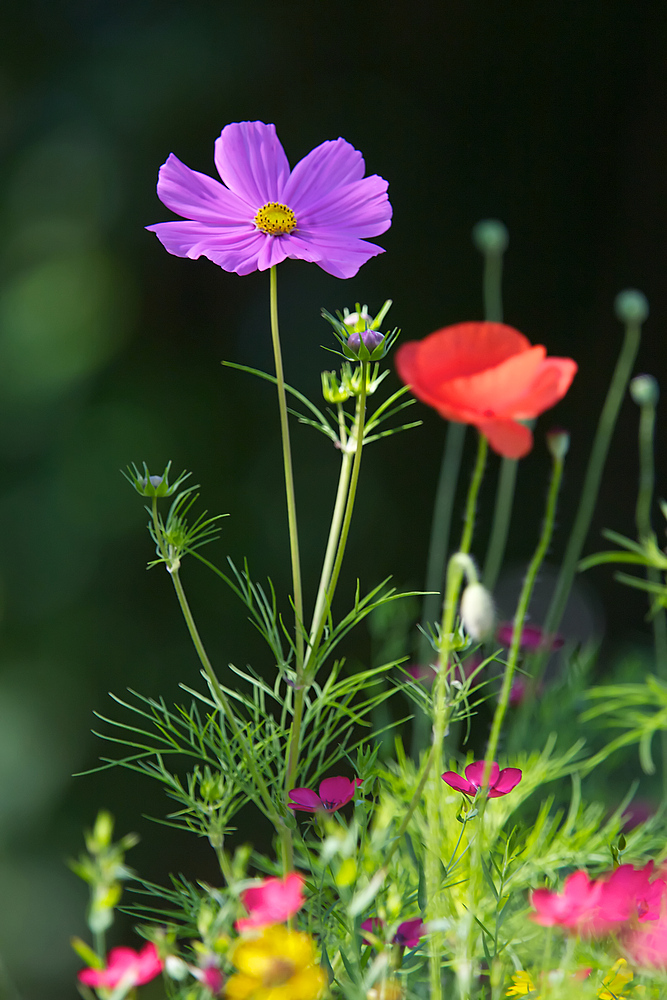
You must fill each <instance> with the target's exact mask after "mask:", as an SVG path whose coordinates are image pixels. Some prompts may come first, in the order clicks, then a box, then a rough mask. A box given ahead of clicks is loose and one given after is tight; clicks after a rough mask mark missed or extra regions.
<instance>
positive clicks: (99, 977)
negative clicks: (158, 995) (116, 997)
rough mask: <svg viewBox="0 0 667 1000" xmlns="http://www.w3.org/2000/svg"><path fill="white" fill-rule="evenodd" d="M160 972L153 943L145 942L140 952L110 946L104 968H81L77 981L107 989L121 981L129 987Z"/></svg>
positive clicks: (160, 967) (113, 987)
mask: <svg viewBox="0 0 667 1000" xmlns="http://www.w3.org/2000/svg"><path fill="white" fill-rule="evenodd" d="M161 972H162V962H161V960H160V957H159V956H158V953H157V948H156V947H155V945H154V944H147V945H146V946H145V948H142V949H141V951H140V952H136V951H134V950H133V949H132V948H112V949H111V951H110V952H109V957H108V958H107V967H106V969H82V970H81V972H80V973H79V982H81V983H85V985H86V986H94V987H96V988H97V987H100V986H101V987H103V988H104V989H107V990H115V989H116V987H117V986H119V985H120V984H121V983H123V985H127V987H128V989H129V988H131V987H133V986H141V985H142V984H143V983H148V982H150V981H151V979H155V977H156V976H159V974H160V973H161Z"/></svg>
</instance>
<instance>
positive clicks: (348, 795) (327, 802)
mask: <svg viewBox="0 0 667 1000" xmlns="http://www.w3.org/2000/svg"><path fill="white" fill-rule="evenodd" d="M360 784H361V781H359V779H358V778H355V780H354V781H350V779H349V778H340V777H338V778H325V779H324V781H323V782H322V783H321V784H320V788H319V792H320V798H321V800H322V804H323V806H324V808H325V809H327V810H328V811H330V812H334V811H335V810H336V809H340V808H341V806H344V805H345V804H346V803H347V802H349V801H350V799H352V798H353V797H354V792H355V789H356V788H357V786H358V785H360Z"/></svg>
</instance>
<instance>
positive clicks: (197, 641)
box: [151, 497, 292, 867]
mask: <svg viewBox="0 0 667 1000" xmlns="http://www.w3.org/2000/svg"><path fill="white" fill-rule="evenodd" d="M151 515H152V519H153V529H154V532H155V538H156V542H157V545H158V549H159V551H160V554H161V555H162V558H163V559H164V560H165V565H166V567H167V572H168V573H169V575H170V576H171V581H172V583H173V585H174V590H175V591H176V597H177V598H178V603H179V605H180V608H181V612H182V614H183V618H184V619H185V624H186V626H187V629H188V632H189V633H190V638H191V639H192V644H193V645H194V647H195V650H196V652H197V656H198V657H199V662H200V663H201V665H202V667H203V668H204V672H205V674H206V676H207V678H208V681H209V684H210V686H211V691H212V693H213V695H214V697H215V700H216V701H217V703H218V707H219V708H220V710H221V711H222V713H223V714H224V715H225V717H226V719H227V721H228V723H229V728H230V729H231V731H232V734H233V736H234V738H235V739H236V741H237V742H238V744H239V747H240V748H241V753H242V755H243V760H244V763H245V765H246V767H247V768H248V771H249V772H250V774H251V776H252V779H253V781H254V782H255V786H256V788H257V791H258V794H259V797H260V799H261V800H263V802H264V812H265V814H266V816H267V817H268V819H269V820H270V821H271V822H272V823H273V826H274V828H275V830H276V832H277V833H278V835H279V837H280V839H281V842H282V846H283V859H284V862H285V864H286V866H289V867H291V859H292V841H291V834H290V831H289V829H288V827H287V826H285V822H284V820H283V818H282V816H281V815H280V813H279V812H278V810H277V809H276V808H275V805H274V802H273V798H272V796H271V792H270V791H269V789H268V786H267V784H266V782H265V780H264V777H263V776H262V774H261V773H260V771H259V770H258V768H257V765H256V763H255V757H254V754H253V751H252V747H251V746H250V744H249V743H248V741H247V739H246V738H245V736H244V734H243V732H242V731H241V728H240V727H239V724H238V721H237V719H236V716H235V715H234V712H233V710H232V707H231V705H230V704H229V699H228V698H227V695H226V694H225V692H224V691H223V689H222V687H221V685H220V682H219V680H218V678H217V677H216V675H215V671H214V670H213V666H212V664H211V661H210V659H209V657H208V653H207V652H206V648H205V646H204V643H203V641H202V638H201V636H200V634H199V630H198V628H197V625H196V623H195V620H194V616H193V614H192V611H191V609H190V605H189V603H188V599H187V597H186V596H185V591H184V589H183V584H182V583H181V578H180V575H179V572H178V564H177V562H175V561H174V559H173V557H172V554H171V553H170V552H169V551H168V549H167V547H166V545H165V541H164V536H163V532H162V526H161V524H160V519H159V517H158V513H157V498H156V497H153V503H152V507H151Z"/></svg>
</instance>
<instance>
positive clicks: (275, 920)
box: [236, 872, 303, 932]
mask: <svg viewBox="0 0 667 1000" xmlns="http://www.w3.org/2000/svg"><path fill="white" fill-rule="evenodd" d="M241 902H242V903H243V905H244V906H245V908H246V910H247V911H248V913H249V914H250V916H248V917H243V918H242V919H241V920H237V921H236V929H237V931H239V932H243V931H246V930H248V929H249V928H251V927H266V926H267V924H281V923H283V921H284V920H288V919H289V917H291V916H292V915H293V914H295V913H296V912H297V911H298V910H300V909H301V907H302V906H303V879H302V878H301V876H300V875H297V873H296V872H291V873H290V874H289V875H286V876H285V878H265V879H264V880H263V881H262V882H261V883H260V884H259V885H256V886H251V887H250V888H249V889H246V890H245V892H242V893H241Z"/></svg>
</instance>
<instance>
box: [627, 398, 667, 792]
mask: <svg viewBox="0 0 667 1000" xmlns="http://www.w3.org/2000/svg"><path fill="white" fill-rule="evenodd" d="M637 381H638V380H637ZM633 384H634V383H633ZM654 384H655V383H654ZM630 388H631V390H632V388H633V385H631V386H630ZM633 395H634V394H633ZM657 395H658V390H657V385H656V386H655V393H648V394H647V398H645V399H642V400H641V401H640V416H639V490H638V494H637V507H636V509H635V524H636V525H637V536H638V538H639V541H640V542H642V543H646V542H651V541H654V542H655V533H654V531H653V527H652V525H651V505H652V503H653V491H654V488H655V463H654V459H653V447H654V443H653V438H654V434H655V404H656V402H657ZM636 398H637V397H636V396H635V399H636ZM646 576H647V579H648V581H649V583H653V584H660V583H661V582H662V577H661V573H660V571H659V570H658V569H657V568H656V567H655V566H647V568H646ZM652 620H653V645H654V649H655V664H656V672H657V674H658V677H660V678H661V679H662V680H665V679H666V678H667V614H666V613H665V609H664V607H657V608H655V610H654V611H652ZM660 738H661V749H662V785H663V794H664V795H665V796H667V732H665V731H664V730H663V731H662V732H661V733H660Z"/></svg>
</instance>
